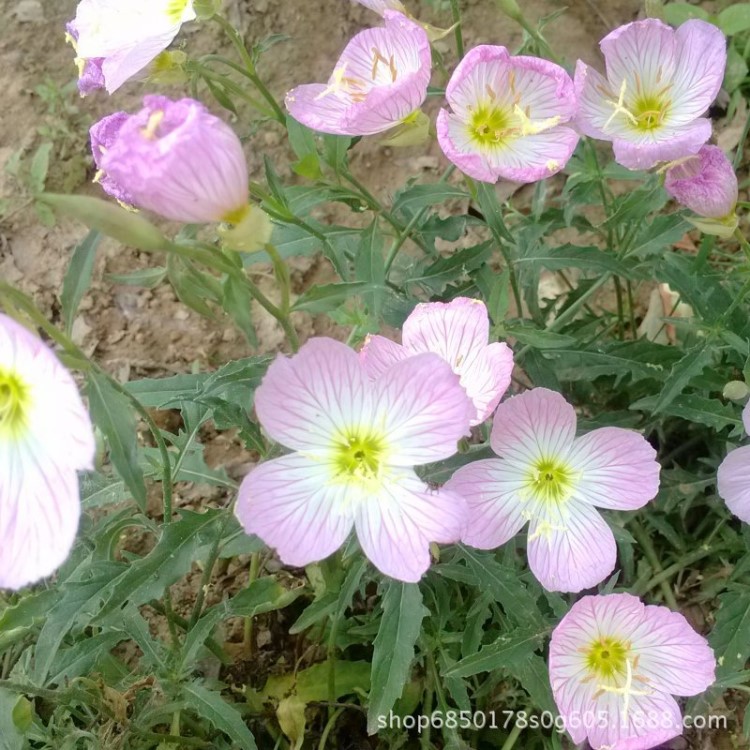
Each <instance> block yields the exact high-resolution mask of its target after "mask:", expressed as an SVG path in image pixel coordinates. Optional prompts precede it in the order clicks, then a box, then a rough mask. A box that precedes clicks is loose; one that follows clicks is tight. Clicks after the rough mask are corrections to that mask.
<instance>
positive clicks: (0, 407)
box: [0, 367, 30, 437]
mask: <svg viewBox="0 0 750 750" xmlns="http://www.w3.org/2000/svg"><path fill="white" fill-rule="evenodd" d="M29 401H30V396H29V387H28V386H27V385H26V383H25V382H24V381H23V380H22V379H21V378H20V377H19V376H18V375H17V374H16V373H14V372H12V371H11V370H7V369H5V368H2V367H0V437H4V436H10V437H15V436H17V435H18V433H19V432H20V431H21V430H22V429H23V428H24V427H25V426H26V419H27V416H28V409H29Z"/></svg>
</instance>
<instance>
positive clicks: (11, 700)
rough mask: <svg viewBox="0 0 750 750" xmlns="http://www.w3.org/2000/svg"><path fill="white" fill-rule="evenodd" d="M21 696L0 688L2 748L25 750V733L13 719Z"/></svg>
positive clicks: (0, 742)
mask: <svg viewBox="0 0 750 750" xmlns="http://www.w3.org/2000/svg"><path fill="white" fill-rule="evenodd" d="M18 701H19V696H18V695H16V694H15V693H11V692H10V691H9V690H5V689H0V750H23V748H24V747H25V746H26V742H25V740H24V736H23V733H22V732H21V731H20V730H19V729H18V727H17V726H16V723H15V721H13V713H14V711H15V709H16V706H17V705H18Z"/></svg>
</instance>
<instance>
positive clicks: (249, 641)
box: [242, 552, 260, 656]
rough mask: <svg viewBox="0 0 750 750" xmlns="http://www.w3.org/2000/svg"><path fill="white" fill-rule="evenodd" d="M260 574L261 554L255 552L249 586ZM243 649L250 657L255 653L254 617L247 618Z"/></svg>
mask: <svg viewBox="0 0 750 750" xmlns="http://www.w3.org/2000/svg"><path fill="white" fill-rule="evenodd" d="M259 572H260V552H253V554H252V555H251V556H250V571H249V572H248V575H247V585H248V586H250V585H252V584H253V583H254V582H255V581H256V580H257V578H258V573H259ZM242 647H243V649H244V651H245V653H246V654H247V655H248V656H252V655H253V653H254V652H255V639H254V638H253V617H252V615H248V616H247V617H246V618H245V626H244V632H243V637H242Z"/></svg>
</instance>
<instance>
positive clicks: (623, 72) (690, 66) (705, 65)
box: [575, 18, 727, 169]
mask: <svg viewBox="0 0 750 750" xmlns="http://www.w3.org/2000/svg"><path fill="white" fill-rule="evenodd" d="M600 46H601V49H602V52H603V53H604V58H605V62H606V67H607V77H606V78H603V77H602V76H601V75H600V74H599V73H597V72H596V71H595V70H594V69H593V68H590V67H588V66H587V65H585V64H584V63H583V62H581V61H580V60H579V61H578V65H577V67H576V74H575V85H576V92H577V95H578V102H579V109H578V116H577V118H576V124H577V125H578V128H579V129H580V131H581V132H582V133H583V134H584V135H588V136H591V137H592V138H600V139H603V140H606V141H612V144H613V146H614V151H615V159H616V160H617V161H618V162H619V163H620V164H622V165H623V166H625V167H628V168H629V169H649V168H650V167H653V166H654V165H655V164H657V163H658V162H662V161H664V162H666V161H673V160H675V159H679V158H681V157H683V156H687V155H690V154H695V153H697V152H698V150H699V149H700V147H701V146H702V145H703V144H704V143H705V142H706V141H707V140H708V139H709V137H710V136H711V122H710V120H708V119H707V118H706V117H703V116H702V115H704V114H705V112H706V110H707V109H708V107H709V106H710V105H711V103H712V102H713V100H714V99H715V98H716V95H717V94H718V93H719V89H720V88H721V83H722V80H723V79H724V68H725V67H726V61H727V53H726V39H725V38H724V35H723V34H722V33H721V31H719V29H718V28H717V27H716V26H714V25H713V24H710V23H706V22H705V21H699V20H691V21H686V22H685V23H683V24H682V25H681V26H680V27H679V28H678V29H677V30H675V29H673V28H671V27H670V26H667V25H665V24H663V23H662V22H661V21H658V20H656V19H655V18H648V19H646V20H644V21H634V22H633V23H629V24H626V25H625V26H621V27H620V28H619V29H615V30H614V31H613V32H612V33H611V34H609V35H608V36H606V37H605V38H604V39H603V40H602V41H601V44H600Z"/></svg>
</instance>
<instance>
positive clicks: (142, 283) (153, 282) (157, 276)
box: [104, 266, 167, 289]
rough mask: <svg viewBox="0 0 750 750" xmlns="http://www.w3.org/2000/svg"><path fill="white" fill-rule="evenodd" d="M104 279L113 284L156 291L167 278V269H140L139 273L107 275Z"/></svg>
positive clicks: (160, 267) (159, 267) (158, 267)
mask: <svg viewBox="0 0 750 750" xmlns="http://www.w3.org/2000/svg"><path fill="white" fill-rule="evenodd" d="M104 278H105V279H106V280H107V281H109V282H110V283H112V284H120V285H122V286H138V287H142V288H143V289H155V288H156V287H157V286H159V284H161V283H162V281H164V279H166V278H167V269H166V268H165V267H164V266H155V267H154V268H139V269H138V270H137V271H131V272H130V273H106V274H104Z"/></svg>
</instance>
